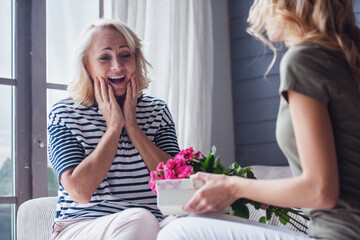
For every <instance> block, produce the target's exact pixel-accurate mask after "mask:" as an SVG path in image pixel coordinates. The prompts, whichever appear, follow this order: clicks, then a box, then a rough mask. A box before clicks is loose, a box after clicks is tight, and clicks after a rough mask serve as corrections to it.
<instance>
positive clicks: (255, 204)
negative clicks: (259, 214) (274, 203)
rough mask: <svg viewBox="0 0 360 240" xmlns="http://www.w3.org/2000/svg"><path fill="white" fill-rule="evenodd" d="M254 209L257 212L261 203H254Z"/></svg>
mask: <svg viewBox="0 0 360 240" xmlns="http://www.w3.org/2000/svg"><path fill="white" fill-rule="evenodd" d="M254 207H255V209H256V210H259V209H260V208H261V203H259V202H254Z"/></svg>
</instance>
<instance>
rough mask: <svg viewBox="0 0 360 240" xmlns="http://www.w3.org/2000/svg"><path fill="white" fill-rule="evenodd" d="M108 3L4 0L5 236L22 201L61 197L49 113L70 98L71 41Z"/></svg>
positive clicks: (0, 230) (1, 147) (1, 213)
mask: <svg viewBox="0 0 360 240" xmlns="http://www.w3.org/2000/svg"><path fill="white" fill-rule="evenodd" d="M109 3H110V1H104V0H77V1H71V0H36V1H35V0H29V1H27V0H0V5H1V8H0V25H1V27H0V35H1V38H0V109H1V110H0V112H1V117H0V239H2V240H10V239H16V233H15V229H16V225H15V223H16V210H17V208H18V207H19V205H20V204H22V203H23V202H25V201H27V200H29V199H31V198H37V197H44V196H55V195H57V179H56V176H55V173H54V171H53V170H52V168H51V167H49V166H48V161H47V144H46V142H47V134H46V132H47V131H46V126H47V115H48V113H49V110H50V108H51V106H52V105H53V104H54V103H55V102H57V101H58V100H60V99H62V98H65V97H67V93H66V91H65V90H66V84H67V82H68V81H69V79H70V65H69V64H68V63H69V62H70V61H69V59H70V57H71V51H72V47H73V45H72V43H73V42H74V41H75V39H76V37H77V35H78V34H79V33H80V30H81V29H82V28H83V27H84V26H85V24H87V23H88V22H90V21H92V20H94V19H96V18H99V16H102V15H103V14H102V12H103V9H104V7H103V6H104V4H107V5H108V6H109ZM29 36H30V39H29ZM47 179H48V181H46V180H47Z"/></svg>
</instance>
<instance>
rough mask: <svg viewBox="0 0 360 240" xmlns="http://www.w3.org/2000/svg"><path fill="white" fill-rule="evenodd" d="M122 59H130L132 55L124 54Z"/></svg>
mask: <svg viewBox="0 0 360 240" xmlns="http://www.w3.org/2000/svg"><path fill="white" fill-rule="evenodd" d="M121 57H122V58H129V57H131V54H130V53H127V54H123V55H121Z"/></svg>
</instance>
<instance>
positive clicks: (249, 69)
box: [229, 0, 360, 166]
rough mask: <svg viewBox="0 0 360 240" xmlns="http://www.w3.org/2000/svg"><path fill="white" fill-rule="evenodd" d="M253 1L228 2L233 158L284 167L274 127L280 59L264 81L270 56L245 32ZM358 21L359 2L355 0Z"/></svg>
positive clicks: (244, 161) (277, 101)
mask: <svg viewBox="0 0 360 240" xmlns="http://www.w3.org/2000/svg"><path fill="white" fill-rule="evenodd" d="M252 2H253V1H252V0H230V1H229V11H230V26H231V49H232V50H231V52H232V78H233V102H234V124H235V144H236V159H237V161H238V162H239V163H240V165H243V166H248V165H256V164H262V165H287V164H288V163H287V160H286V158H285V157H284V155H283V154H282V152H281V151H280V149H279V147H278V146H277V143H276V139H275V124H276V116H277V111H278V105H279V96H278V87H279V82H280V79H279V60H280V58H281V55H282V54H283V52H284V51H285V48H283V50H282V51H281V52H280V54H279V57H278V60H277V61H276V64H275V65H274V66H273V68H272V70H271V71H270V73H269V75H268V76H267V79H266V80H264V78H263V74H264V73H265V71H266V69H267V67H268V65H269V64H270V62H271V59H272V57H273V54H272V52H271V50H270V49H268V48H267V47H264V45H263V44H262V43H261V42H259V41H258V40H255V39H254V38H253V37H251V36H250V35H249V34H247V33H246V27H247V22H246V18H247V15H248V10H249V9H250V6H251V4H252ZM353 2H354V9H355V12H356V13H357V18H358V19H360V0H354V1H353Z"/></svg>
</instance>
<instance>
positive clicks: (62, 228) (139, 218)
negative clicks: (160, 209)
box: [51, 208, 160, 240]
mask: <svg viewBox="0 0 360 240" xmlns="http://www.w3.org/2000/svg"><path fill="white" fill-rule="evenodd" d="M159 230H160V225H159V221H158V220H157V219H156V218H155V216H154V215H153V214H151V213H150V212H149V211H147V210H145V209H143V208H130V209H126V210H124V211H121V212H119V213H115V214H110V215H107V216H104V217H99V218H92V219H87V218H85V219H79V220H71V221H60V222H58V223H57V224H56V226H55V232H54V233H53V236H52V238H51V239H52V240H65V239H66V240H71V239H73V240H82V239H84V240H91V239H94V240H95V239H96V240H107V239H109V240H110V239H111V240H118V239H124V240H143V239H149V240H153V239H156V236H157V234H158V232H159Z"/></svg>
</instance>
